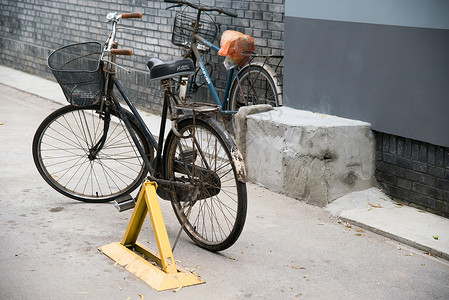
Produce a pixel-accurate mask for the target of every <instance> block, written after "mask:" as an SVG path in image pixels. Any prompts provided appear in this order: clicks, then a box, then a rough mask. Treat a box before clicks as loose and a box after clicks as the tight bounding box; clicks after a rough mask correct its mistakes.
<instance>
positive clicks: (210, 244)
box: [164, 119, 247, 251]
mask: <svg viewBox="0 0 449 300" xmlns="http://www.w3.org/2000/svg"><path fill="white" fill-rule="evenodd" d="M211 124H212V125H211ZM178 132H179V135H175V134H173V132H171V134H170V135H169V137H168V139H167V144H166V150H165V151H164V153H165V159H166V176H167V179H169V180H172V181H178V182H184V183H189V184H190V187H189V188H188V189H180V188H176V189H175V188H172V189H171V192H170V197H171V203H172V206H173V209H174V211H175V214H176V217H177V218H178V221H179V222H180V223H181V225H182V226H183V228H184V231H185V232H186V233H187V235H188V236H189V237H190V238H191V239H192V240H193V241H194V242H195V243H197V244H198V245H199V246H200V247H202V248H205V249H207V250H210V251H220V250H224V249H226V248H228V247H230V246H231V245H232V244H234V243H235V241H236V240H237V239H238V237H239V236H240V233H241V232H242V229H243V226H244V224H245V218H246V208H247V198H246V184H245V183H244V182H243V180H242V178H240V180H239V178H238V175H239V173H238V172H239V170H240V171H241V169H240V168H241V166H236V163H235V161H234V160H233V158H232V157H233V155H234V157H236V156H238V155H236V151H238V150H237V149H236V147H235V144H234V141H233V140H232V139H230V138H229V135H227V134H226V133H225V132H224V129H223V128H222V127H220V126H219V125H218V124H217V123H216V122H215V121H214V120H210V121H207V122H206V121H204V120H201V119H195V120H193V119H186V120H184V121H182V122H180V123H179V124H178ZM243 176H244V175H243Z"/></svg>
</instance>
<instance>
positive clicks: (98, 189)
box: [32, 105, 153, 202]
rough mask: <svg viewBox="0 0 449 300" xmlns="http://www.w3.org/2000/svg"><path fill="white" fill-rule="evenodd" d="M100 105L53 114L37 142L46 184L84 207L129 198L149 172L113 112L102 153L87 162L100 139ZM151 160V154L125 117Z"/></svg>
mask: <svg viewBox="0 0 449 300" xmlns="http://www.w3.org/2000/svg"><path fill="white" fill-rule="evenodd" d="M99 109H100V107H99V105H93V106H87V107H78V106H72V105H68V106H64V107H61V108H60V109H58V110H56V111H54V112H53V113H52V114H50V115H49V116H48V117H47V118H46V119H45V120H44V121H43V122H42V123H41V125H40V126H39V128H38V129H37V131H36V133H35V135H34V139H33V146H32V147H33V149H32V152H33V159H34V163H35V165H36V167H37V169H38V171H39V173H40V174H41V176H42V177H43V178H44V180H45V181H46V182H47V183H48V184H49V185H50V186H51V187H53V188H54V189H55V190H56V191H58V192H60V193H61V194H63V195H65V196H67V197H70V198H72V199H75V200H79V201H83V202H108V201H111V200H114V199H115V198H118V197H120V196H121V195H124V194H127V193H131V192H132V191H134V190H135V189H136V188H137V187H138V186H139V185H140V184H141V183H142V181H143V180H144V178H145V176H146V174H147V169H146V167H145V165H144V162H143V159H142V158H141V156H140V154H139V152H138V150H137V148H136V146H135V144H134V143H133V141H132V139H131V137H130V133H129V131H128V130H127V129H126V126H125V125H124V122H123V121H122V120H121V119H120V118H119V117H118V114H117V112H116V111H115V110H113V109H111V110H110V118H111V121H110V123H109V130H108V134H107V138H106V140H105V143H104V146H103V148H102V149H101V150H100V152H98V154H97V155H95V157H92V156H91V158H89V149H91V147H92V145H95V144H96V142H98V140H99V139H100V137H101V136H102V133H103V130H104V127H103V126H104V119H105V118H100V115H99V113H98V111H99ZM125 114H126V116H127V118H128V119H129V121H130V124H131V126H132V128H133V131H134V133H135V134H136V136H137V137H138V139H139V140H140V142H141V145H142V147H143V149H144V151H145V153H146V154H147V157H148V158H149V159H152V157H153V149H152V148H150V147H149V144H148V142H147V140H146V138H145V135H144V134H143V131H142V130H141V128H140V126H139V125H137V124H138V123H137V121H136V120H135V118H134V116H133V115H132V114H131V113H129V112H128V111H125Z"/></svg>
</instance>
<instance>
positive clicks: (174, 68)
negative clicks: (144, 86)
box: [147, 58, 195, 80]
mask: <svg viewBox="0 0 449 300" xmlns="http://www.w3.org/2000/svg"><path fill="white" fill-rule="evenodd" d="M147 66H148V68H149V69H150V80H156V79H158V80H162V79H167V78H171V77H174V76H179V75H190V74H193V72H194V71H195V66H194V65H193V61H192V60H190V59H180V60H174V61H162V60H160V59H158V58H152V59H150V61H149V62H148V63H147Z"/></svg>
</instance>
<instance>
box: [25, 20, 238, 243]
mask: <svg viewBox="0 0 449 300" xmlns="http://www.w3.org/2000/svg"><path fill="white" fill-rule="evenodd" d="M141 16H142V14H140V13H128V14H117V13H110V14H108V15H107V19H108V21H109V22H111V23H112V31H111V33H110V34H109V37H108V39H107V41H106V43H105V44H103V45H102V44H101V43H97V42H86V43H78V44H72V45H68V46H65V47H62V48H59V49H57V50H55V51H54V52H53V53H51V55H50V56H49V57H48V66H49V68H50V69H51V71H52V72H53V74H54V76H55V77H56V79H57V81H58V83H59V84H60V86H61V88H62V90H63V92H64V95H65V97H66V98H67V100H68V101H69V102H70V105H68V106H64V107H62V108H60V109H58V110H56V111H55V112H53V113H52V114H50V115H49V116H48V117H47V118H46V119H45V120H44V121H43V122H42V124H41V125H40V126H39V128H38V129H37V131H36V134H35V136H34V140H33V157H34V162H35V164H36V167H37V169H38V171H39V173H40V174H41V175H42V177H43V178H44V179H45V181H46V182H47V183H48V184H49V185H50V186H52V187H53V188H54V189H55V190H57V191H58V192H60V193H62V194H63V195H65V196H68V197H70V198H73V199H76V200H80V201H85V202H107V201H111V200H114V199H117V198H119V197H120V198H121V197H128V196H129V194H130V193H131V192H132V191H133V190H135V189H136V188H137V187H139V186H140V185H141V184H142V182H143V181H144V180H146V179H147V178H148V179H149V180H151V181H154V182H156V183H157V185H158V189H157V192H158V195H159V197H161V198H163V199H166V200H170V201H171V203H172V206H173V209H174V211H175V214H176V216H177V218H178V220H179V222H180V223H181V225H182V227H183V228H184V230H185V232H186V233H187V234H188V235H189V237H190V238H191V239H192V240H193V241H194V242H195V243H197V244H198V245H199V246H201V247H203V248H205V249H208V250H211V251H219V250H223V249H226V248H228V247H229V246H231V245H232V244H233V243H234V242H235V241H236V240H237V239H238V237H239V235H240V233H241V232H242V229H243V226H244V223H245V218H246V208H247V197H246V183H245V182H246V175H245V167H244V163H243V159H242V156H241V155H240V153H239V151H238V149H237V147H236V145H235V143H234V141H233V140H232V138H231V137H230V136H229V135H228V134H227V133H226V131H225V130H224V129H223V127H222V126H221V125H220V124H219V123H218V122H217V120H216V119H217V114H218V113H219V108H218V107H216V106H211V105H206V104H204V103H201V104H198V103H185V102H184V101H181V100H180V99H179V96H178V94H177V93H176V90H177V88H176V86H178V85H179V84H180V83H179V82H176V81H175V80H174V79H173V78H174V77H179V76H181V75H190V74H192V73H193V72H194V71H195V67H194V65H193V62H192V61H191V60H189V59H182V60H176V61H171V62H166V61H161V60H159V59H156V58H153V59H150V61H149V62H148V67H149V69H150V77H151V79H152V80H159V81H160V82H161V84H162V87H163V89H164V103H163V108H162V118H161V123H160V131H159V136H158V140H156V138H155V137H154V136H153V134H152V133H151V132H150V130H149V129H148V128H147V126H146V125H145V123H144V122H143V120H142V118H141V116H140V115H139V113H138V112H137V110H136V108H135V107H134V105H133V103H132V102H131V100H130V99H129V97H128V96H127V95H126V93H125V91H124V89H123V88H122V86H121V84H120V82H119V81H118V79H117V78H116V76H115V74H116V67H120V66H118V65H117V64H116V56H117V55H132V51H131V50H125V49H117V45H118V43H117V41H116V31H117V24H118V23H119V22H120V21H121V20H122V19H127V18H141ZM114 89H116V90H118V94H119V95H121V98H122V99H121V100H123V101H124V102H125V103H126V105H127V106H128V107H129V109H130V111H129V110H126V109H124V108H123V107H122V106H121V104H120V102H119V98H120V97H116V96H115V94H114V93H113V90H114ZM167 117H169V118H170V120H171V121H172V128H171V130H170V131H169V133H168V136H167V137H166V139H165V140H164V132H165V124H166V121H167Z"/></svg>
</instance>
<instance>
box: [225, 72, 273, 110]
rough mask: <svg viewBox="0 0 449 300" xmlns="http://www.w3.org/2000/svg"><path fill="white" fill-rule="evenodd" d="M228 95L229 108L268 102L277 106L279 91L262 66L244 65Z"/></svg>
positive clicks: (233, 108)
mask: <svg viewBox="0 0 449 300" xmlns="http://www.w3.org/2000/svg"><path fill="white" fill-rule="evenodd" d="M238 77H239V81H237V80H236V81H235V82H234V84H233V86H232V90H231V93H230V96H229V105H230V108H231V110H233V111H238V110H239V108H240V107H242V106H248V105H256V104H270V105H271V106H279V97H280V95H279V92H278V88H277V85H276V82H275V79H274V78H273V77H272V75H271V74H270V73H269V72H268V71H267V70H266V69H265V68H264V67H262V66H259V65H248V66H245V67H244V68H243V69H242V70H241V71H240V72H239V74H238Z"/></svg>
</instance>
